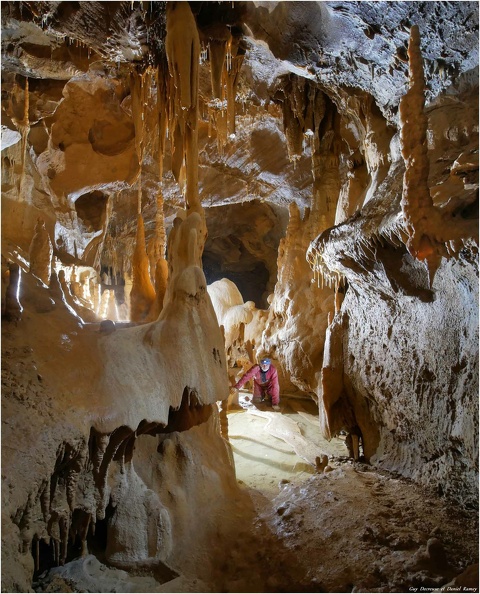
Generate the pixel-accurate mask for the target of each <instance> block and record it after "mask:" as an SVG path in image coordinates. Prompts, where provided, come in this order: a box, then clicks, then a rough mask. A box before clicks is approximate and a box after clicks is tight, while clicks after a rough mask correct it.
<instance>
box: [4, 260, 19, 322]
mask: <svg viewBox="0 0 480 594" xmlns="http://www.w3.org/2000/svg"><path fill="white" fill-rule="evenodd" d="M20 277H21V269H20V266H19V265H18V264H14V263H13V262H9V263H8V287H7V291H6V294H5V313H4V316H5V318H6V319H7V320H9V321H16V320H20V318H21V316H22V311H23V307H22V306H21V304H20V300H19V291H20Z"/></svg>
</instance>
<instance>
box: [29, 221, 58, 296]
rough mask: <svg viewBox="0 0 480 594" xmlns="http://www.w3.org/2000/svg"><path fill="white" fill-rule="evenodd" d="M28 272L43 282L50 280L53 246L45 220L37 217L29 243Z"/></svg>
mask: <svg viewBox="0 0 480 594" xmlns="http://www.w3.org/2000/svg"><path fill="white" fill-rule="evenodd" d="M29 253H30V272H31V274H34V275H35V276H37V277H38V278H39V279H40V280H41V281H42V282H43V283H44V284H46V285H48V284H49V282H50V274H51V272H52V255H53V247H52V242H51V241H50V235H49V234H48V231H47V230H46V229H45V221H44V220H43V219H42V218H40V217H39V218H38V219H37V224H36V225H35V234H34V236H33V238H32V241H31V243H30V250H29Z"/></svg>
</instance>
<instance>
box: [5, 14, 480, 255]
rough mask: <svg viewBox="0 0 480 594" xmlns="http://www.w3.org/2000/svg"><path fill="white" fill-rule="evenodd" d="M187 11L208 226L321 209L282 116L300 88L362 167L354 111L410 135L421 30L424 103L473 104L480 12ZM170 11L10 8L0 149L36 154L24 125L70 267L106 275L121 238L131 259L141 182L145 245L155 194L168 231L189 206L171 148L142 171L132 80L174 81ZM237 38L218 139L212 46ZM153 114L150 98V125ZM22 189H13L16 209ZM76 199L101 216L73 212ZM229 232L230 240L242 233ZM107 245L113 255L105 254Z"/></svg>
mask: <svg viewBox="0 0 480 594" xmlns="http://www.w3.org/2000/svg"><path fill="white" fill-rule="evenodd" d="M172 4H175V3H172ZM190 5H191V9H192V12H193V14H194V16H195V19H196V23H197V28H198V31H199V35H200V42H201V44H202V48H203V49H204V52H203V54H202V55H203V58H202V63H201V65H200V68H199V106H200V109H199V126H198V134H199V180H198V184H199V193H200V197H201V200H202V205H203V206H204V207H205V208H206V209H207V219H208V217H209V214H208V211H209V207H213V206H215V207H221V206H225V205H229V204H233V203H245V202H252V201H257V202H259V203H262V202H266V203H267V204H270V205H275V208H276V209H277V211H276V212H277V215H279V216H278V224H279V225H280V226H282V227H283V229H284V228H285V222H286V217H285V215H283V216H282V215H280V214H279V211H278V208H279V207H281V208H282V207H283V208H284V209H286V207H288V205H289V204H290V203H292V202H295V203H296V204H297V205H298V206H299V207H300V209H304V208H306V207H309V206H310V204H311V199H312V184H313V177H314V176H313V173H312V154H311V147H310V145H309V142H308V132H309V130H308V129H307V130H306V134H305V136H304V139H303V146H302V147H301V149H300V150H298V151H297V153H296V154H294V155H292V154H291V152H290V150H289V146H288V142H287V140H288V139H286V138H285V125H284V124H285V109H284V108H285V105H286V103H287V102H288V101H290V100H291V99H290V97H292V96H294V90H293V91H292V89H295V85H297V87H298V82H296V81H298V80H300V81H302V85H304V86H303V87H302V88H304V89H305V92H306V93H309V92H311V90H312V89H319V90H321V91H322V92H323V93H325V95H326V96H327V97H328V98H329V100H331V101H332V103H333V104H334V105H335V107H336V110H337V111H338V112H339V113H340V115H341V130H342V135H343V138H342V142H343V148H342V151H343V153H344V154H345V155H347V156H348V155H358V147H359V146H360V145H361V142H360V140H359V135H361V132H360V131H359V128H361V125H360V126H359V124H358V121H357V119H358V118H357V119H356V117H355V115H353V116H352V102H353V103H355V102H356V103H357V104H358V103H362V102H363V103H364V102H368V101H370V102H371V103H372V104H373V105H374V107H375V109H376V110H377V112H378V117H380V118H383V119H384V121H385V125H386V126H387V128H389V129H391V134H393V132H394V131H395V130H396V129H397V128H398V105H399V100H400V98H401V96H402V95H403V94H404V93H405V91H406V88H407V82H408V60H407V45H408V38H409V33H410V28H411V26H412V25H413V24H418V25H419V27H420V31H421V49H422V53H423V57H424V61H425V73H426V78H427V83H428V88H427V104H430V105H432V104H434V103H435V101H436V99H437V98H438V96H439V95H440V94H442V93H444V92H448V93H451V94H455V93H459V92H461V91H462V84H463V83H462V81H465V80H468V78H469V77H472V76H476V75H475V67H476V65H477V64H478V10H477V3H474V2H381V3H368V2H191V3H190ZM166 6H167V3H166V2H2V15H1V18H2V40H1V43H2V148H5V147H9V146H10V147H11V148H12V150H13V151H15V147H17V149H16V150H17V152H18V151H21V150H25V145H24V144H22V142H21V141H20V139H21V137H22V134H25V133H26V132H25V129H26V127H28V130H27V132H28V137H27V142H26V144H27V150H28V152H29V154H30V159H31V163H30V168H31V169H32V170H34V172H33V173H32V178H33V179H34V182H33V188H32V190H31V200H32V204H33V206H34V207H35V208H36V209H38V210H42V211H43V214H44V216H45V217H46V218H47V227H48V226H50V227H52V226H53V225H55V230H53V229H52V231H53V233H52V235H54V236H55V244H56V245H55V248H56V251H57V255H58V256H59V257H61V258H62V259H64V260H65V259H68V258H73V259H74V260H75V259H78V258H79V259H80V260H83V262H84V263H87V264H89V265H91V264H92V263H94V262H95V263H96V264H97V265H98V264H99V263H103V264H104V265H108V263H109V257H108V245H109V239H112V238H113V239H115V240H116V241H117V242H122V241H123V242H124V245H123V247H124V251H125V253H127V254H128V253H131V251H132V249H133V248H132V245H131V240H132V238H133V237H134V233H135V228H136V213H137V202H138V193H139V192H138V191H137V186H138V185H139V184H141V186H142V197H141V200H142V213H143V215H144V219H145V228H146V234H147V241H148V238H149V236H150V235H151V234H152V233H153V230H154V223H155V209H156V203H157V196H158V193H159V192H161V193H162V195H163V199H164V212H165V217H166V222H167V227H168V226H169V224H170V223H171V221H172V220H173V218H174V216H175V213H176V211H177V209H178V208H182V207H183V206H184V197H183V193H182V190H181V187H180V186H179V184H178V183H177V181H178V180H177V179H176V176H175V174H174V172H172V171H173V170H174V169H175V163H174V160H173V159H172V156H171V152H172V151H171V144H170V143H169V139H168V138H167V142H166V146H165V150H164V152H163V154H162V155H161V156H160V155H159V149H158V147H156V146H154V142H152V141H151V139H150V138H147V140H146V141H145V142H144V148H143V149H142V150H143V153H142V159H140V158H139V156H138V150H137V151H136V149H138V146H136V143H138V141H137V138H138V129H136V123H135V117H134V114H133V109H132V96H131V87H132V73H137V74H138V75H142V74H143V75H144V74H145V72H146V71H147V70H148V69H152V68H153V69H155V70H157V71H158V73H159V74H158V76H159V79H160V78H161V77H162V76H164V77H167V76H168V67H167V62H166V52H165V37H166ZM227 39H232V40H233V44H234V46H235V47H236V51H237V56H242V61H241V63H240V64H241V65H240V69H239V76H238V80H237V81H236V85H237V86H236V101H235V132H234V133H233V134H232V133H231V130H229V131H228V132H229V133H225V131H222V132H221V131H220V127H221V126H220V123H219V122H220V116H219V110H220V109H221V107H222V105H221V103H222V102H221V101H220V99H219V98H218V97H216V96H215V95H218V91H217V92H215V89H213V87H212V82H211V81H212V78H211V72H210V70H211V66H212V64H213V62H212V55H213V53H212V52H213V49H212V48H214V47H215V44H217V45H218V44H225V40H227ZM459 40H461V42H459ZM207 47H208V52H207ZM472 73H473V74H472ZM452 81H455V83H453V82H452ZM27 82H28V87H26V85H27ZM154 86H155V85H154ZM27 90H28V93H27V92H26V91H27ZM27 94H28V101H26V95H27ZM147 104H148V98H147V100H146V102H145V114H142V119H143V117H144V116H145V121H147V120H148V109H149V107H148V105H147ZM25 106H26V107H25ZM219 106H220V107H219ZM25 110H26V112H27V113H25ZM353 111H355V110H354V109H353ZM305 126H306V127H307V128H308V126H307V124H305ZM147 127H148V124H147ZM150 132H151V137H153V136H155V135H156V134H157V132H156V131H155V130H153V131H150V130H149V131H148V132H147V135H148V136H150ZM355 145H357V146H355ZM17 156H18V155H17ZM11 158H13V160H15V158H16V157H15V155H14V156H13V157H11ZM355 158H356V157H355ZM18 159H20V157H19V156H18ZM140 161H141V162H140ZM27 166H28V165H27ZM10 189H11V188H10V186H9V184H8V180H7V181H5V182H4V184H3V190H4V194H6V196H7V197H8V193H9V190H10ZM12 192H13V190H12ZM95 198H98V200H95ZM79 199H81V200H82V203H83V204H85V203H88V205H89V208H88V209H85V208H84V207H82V206H78V205H77V208H76V209H75V203H76V202H77V201H78V200H79ZM74 210H75V212H76V214H75V215H72V212H73V211H74ZM107 210H108V212H107ZM210 210H211V212H212V214H211V216H212V217H213V216H214V213H213V210H212V209H210ZM215 212H219V211H218V209H216V211H215ZM285 212H286V210H285ZM81 215H83V218H82V216H81ZM272 216H275V214H274V211H273V210H272ZM102 217H103V218H102ZM72 220H73V223H72ZM102 220H103V221H104V222H105V225H106V226H107V230H106V234H105V237H104V241H103V243H102V242H101V241H100V240H99V239H98V237H99V234H100V233H101V230H100V229H101V226H102V225H101V221H102ZM214 227H217V228H218V227H221V225H220V226H219V225H218V224H217V225H215V224H212V228H214ZM224 227H225V226H224ZM218 234H219V235H218V237H220V238H222V237H223V238H225V237H228V236H229V235H231V234H232V229H231V228H228V229H227V228H224V235H222V231H221V230H219V231H218ZM72 238H73V239H72ZM212 239H213V240H215V239H216V238H215V237H214V238H212ZM25 241H26V240H25ZM92 242H93V243H92ZM102 245H103V249H104V252H105V254H104V256H100V257H99V256H98V254H97V255H96V256H94V254H95V253H96V250H98V249H99V248H101V247H102ZM207 248H208V245H207ZM263 259H265V256H263ZM260 260H262V257H261V258H260Z"/></svg>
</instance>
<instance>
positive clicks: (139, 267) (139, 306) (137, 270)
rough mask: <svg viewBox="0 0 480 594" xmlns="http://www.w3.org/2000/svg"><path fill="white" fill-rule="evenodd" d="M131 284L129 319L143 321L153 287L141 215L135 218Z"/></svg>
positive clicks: (147, 310)
mask: <svg viewBox="0 0 480 594" xmlns="http://www.w3.org/2000/svg"><path fill="white" fill-rule="evenodd" d="M132 270H133V286H132V291H131V293H130V319H131V320H132V321H134V322H143V321H145V320H146V319H147V317H148V314H149V312H150V308H151V307H152V304H153V303H154V301H155V289H154V287H153V285H152V281H151V279H150V271H149V262H148V256H147V252H146V249H145V230H144V226H143V217H142V215H139V216H138V220H137V237H136V242H135V252H134V254H133V262H132Z"/></svg>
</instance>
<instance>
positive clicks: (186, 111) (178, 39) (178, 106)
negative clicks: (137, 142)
mask: <svg viewBox="0 0 480 594" xmlns="http://www.w3.org/2000/svg"><path fill="white" fill-rule="evenodd" d="M165 48H166V51H167V58H168V66H169V71H170V76H171V77H172V79H173V83H174V89H175V92H174V108H173V119H174V123H172V124H171V125H170V129H171V130H172V129H173V130H176V129H177V127H178V131H179V132H182V133H183V135H184V159H185V167H186V192H185V200H186V205H187V208H188V210H189V211H196V212H202V209H201V204H200V200H199V197H198V130H197V119H198V114H197V111H198V101H197V95H198V64H199V55H200V39H199V36H198V31H197V25H196V23H195V18H194V17H193V14H192V11H191V10H190V7H189V4H188V2H170V3H168V4H167V35H166V39H165ZM175 140H176V142H177V140H178V138H177V139H175ZM176 142H175V151H176V150H178V149H177V145H176ZM182 161H183V159H182V158H181V153H179V156H178V157H177V164H178V163H181V162H182ZM177 166H178V165H177Z"/></svg>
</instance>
